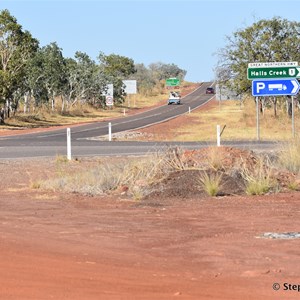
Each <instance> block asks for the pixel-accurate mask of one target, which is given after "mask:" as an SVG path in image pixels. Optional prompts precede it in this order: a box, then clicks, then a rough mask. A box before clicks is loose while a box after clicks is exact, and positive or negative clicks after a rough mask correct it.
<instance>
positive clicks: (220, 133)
mask: <svg viewBox="0 0 300 300" xmlns="http://www.w3.org/2000/svg"><path fill="white" fill-rule="evenodd" d="M225 128H226V124H225V125H224V126H223V128H222V130H221V126H220V125H217V146H218V147H220V146H221V135H222V134H223V132H224V130H225Z"/></svg>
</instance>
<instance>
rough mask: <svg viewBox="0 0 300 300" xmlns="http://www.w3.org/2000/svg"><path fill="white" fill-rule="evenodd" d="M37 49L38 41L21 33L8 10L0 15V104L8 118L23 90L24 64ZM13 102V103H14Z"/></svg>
mask: <svg viewBox="0 0 300 300" xmlns="http://www.w3.org/2000/svg"><path fill="white" fill-rule="evenodd" d="M37 49H38V41H37V40H36V39H34V38H33V37H32V36H31V34H30V33H29V32H28V31H23V30H22V27H21V25H19V24H18V23H17V20H16V19H15V18H14V17H13V16H11V14H10V13H9V11H8V10H3V11H1V13H0V59H1V60H0V83H1V87H0V102H2V103H5V106H6V114H7V116H8V117H9V114H10V110H11V108H12V104H14V106H15V107H16V106H17V100H18V99H15V98H14V96H16V95H20V94H21V91H23V90H24V89H25V86H24V84H23V82H24V80H23V79H24V77H25V70H26V64H27V63H28V60H29V59H30V58H31V57H32V56H33V55H34V53H35V52H36V50H37ZM14 100H15V101H14Z"/></svg>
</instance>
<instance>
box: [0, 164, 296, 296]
mask: <svg viewBox="0 0 300 300" xmlns="http://www.w3.org/2000/svg"><path fill="white" fill-rule="evenodd" d="M53 170H54V162H53V161H51V160H35V161H30V162H29V161H24V162H21V161H15V162H2V163H1V164H0V175H1V184H0V187H1V190H2V193H1V199H0V232H1V243H0V256H1V260H0V281H1V286H0V299H4V300H6V299H13V300H19V299H22V300H25V299H32V300H33V299H34V300H36V299H72V300H77V299H84V300H85V299H173V298H175V299H176V298H179V299H231V300H232V299H264V300H265V299H272V300H274V299H299V297H300V294H299V292H297V291H293V290H288V291H284V290H282V289H281V290H280V291H274V290H273V289H272V285H273V283H275V282H278V283H280V284H281V285H283V284H284V283H289V284H300V276H299V274H300V265H299V263H298V261H299V246H300V241H299V240H272V239H263V238H257V237H258V236H260V235H261V234H263V233H265V232H290V231H299V228H300V218H299V201H300V194H299V193H290V194H280V195H275V196H274V195H273V196H271V195H269V196H263V197H240V196H236V197H221V198H206V199H189V200H182V199H175V198H172V199H164V200H163V201H160V202H159V201H157V200H158V199H153V200H156V201H155V203H154V201H153V203H152V202H151V201H148V202H147V203H143V202H141V203H139V202H134V201H129V200H125V199H123V200H122V199H119V198H109V197H83V196H79V195H76V194H62V193H52V192H45V191H40V190H33V189H30V188H29V186H30V183H32V182H34V181H35V180H36V179H37V178H46V177H49V176H51V174H52V175H53ZM158 202H159V204H158ZM282 288H283V286H282Z"/></svg>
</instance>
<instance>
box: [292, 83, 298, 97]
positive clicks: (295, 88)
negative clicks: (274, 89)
mask: <svg viewBox="0 0 300 300" xmlns="http://www.w3.org/2000/svg"><path fill="white" fill-rule="evenodd" d="M292 84H293V86H294V88H293V89H292V94H294V93H296V91H297V89H298V88H299V84H298V83H297V82H296V81H292Z"/></svg>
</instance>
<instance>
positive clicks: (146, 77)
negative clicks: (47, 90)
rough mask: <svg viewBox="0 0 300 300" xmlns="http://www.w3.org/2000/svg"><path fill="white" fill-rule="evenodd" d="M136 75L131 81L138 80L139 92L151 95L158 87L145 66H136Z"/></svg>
mask: <svg viewBox="0 0 300 300" xmlns="http://www.w3.org/2000/svg"><path fill="white" fill-rule="evenodd" d="M135 69H136V73H135V74H134V75H132V76H130V77H132V78H130V79H136V81H137V87H138V91H139V92H140V93H142V94H145V95H147V94H149V93H151V92H152V90H153V88H154V87H155V85H156V81H155V79H154V78H153V76H152V72H151V71H150V69H149V68H147V67H146V66H145V65H144V64H135Z"/></svg>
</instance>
